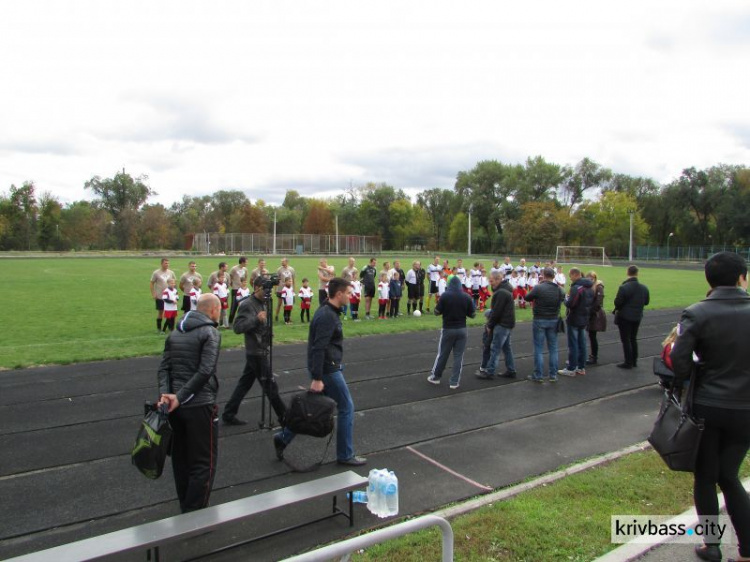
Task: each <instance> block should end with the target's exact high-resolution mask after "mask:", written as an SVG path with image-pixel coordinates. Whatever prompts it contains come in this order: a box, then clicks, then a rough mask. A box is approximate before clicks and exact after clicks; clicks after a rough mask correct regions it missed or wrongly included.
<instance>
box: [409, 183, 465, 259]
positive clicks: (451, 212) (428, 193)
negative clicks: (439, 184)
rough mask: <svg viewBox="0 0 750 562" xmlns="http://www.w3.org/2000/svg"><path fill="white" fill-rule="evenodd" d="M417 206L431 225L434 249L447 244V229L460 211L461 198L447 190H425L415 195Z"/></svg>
mask: <svg viewBox="0 0 750 562" xmlns="http://www.w3.org/2000/svg"><path fill="white" fill-rule="evenodd" d="M417 205H418V206H419V207H421V208H422V209H424V210H425V212H426V213H427V215H428V217H429V219H430V222H431V224H432V232H433V235H434V237H435V244H434V246H435V249H439V248H443V247H444V246H445V245H446V244H447V242H448V229H449V228H450V225H451V221H452V220H453V218H454V217H455V215H456V213H457V212H458V211H459V210H460V209H461V198H460V197H459V196H458V195H457V194H456V193H454V192H453V191H451V190H449V189H440V188H434V189H427V190H425V191H422V192H421V193H419V194H417Z"/></svg>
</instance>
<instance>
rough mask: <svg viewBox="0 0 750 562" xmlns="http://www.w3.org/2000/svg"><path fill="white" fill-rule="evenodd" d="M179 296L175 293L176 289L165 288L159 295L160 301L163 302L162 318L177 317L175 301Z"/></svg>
mask: <svg viewBox="0 0 750 562" xmlns="http://www.w3.org/2000/svg"><path fill="white" fill-rule="evenodd" d="M179 298H180V295H179V294H178V293H177V289H170V288H169V287H167V288H166V289H164V292H163V293H162V294H161V300H163V301H164V318H176V317H177V299H179Z"/></svg>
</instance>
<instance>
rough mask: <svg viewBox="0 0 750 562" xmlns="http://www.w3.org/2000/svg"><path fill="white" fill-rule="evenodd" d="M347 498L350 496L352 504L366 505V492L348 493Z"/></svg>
mask: <svg viewBox="0 0 750 562" xmlns="http://www.w3.org/2000/svg"><path fill="white" fill-rule="evenodd" d="M347 496H351V498H352V501H353V502H354V503H367V491H366V490H357V491H355V492H349V493H348V494H347Z"/></svg>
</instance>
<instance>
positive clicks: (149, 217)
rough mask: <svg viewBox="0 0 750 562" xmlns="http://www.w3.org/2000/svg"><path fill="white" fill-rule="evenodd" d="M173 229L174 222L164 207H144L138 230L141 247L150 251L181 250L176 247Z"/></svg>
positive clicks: (157, 205)
mask: <svg viewBox="0 0 750 562" xmlns="http://www.w3.org/2000/svg"><path fill="white" fill-rule="evenodd" d="M172 228H173V225H172V221H171V220H170V217H169V213H168V212H167V209H166V208H165V207H164V205H161V204H156V205H144V207H143V209H142V210H141V221H140V228H139V229H138V242H139V246H140V247H141V248H144V249H150V250H158V249H165V248H173V249H174V248H179V246H175V235H174V233H173V232H172Z"/></svg>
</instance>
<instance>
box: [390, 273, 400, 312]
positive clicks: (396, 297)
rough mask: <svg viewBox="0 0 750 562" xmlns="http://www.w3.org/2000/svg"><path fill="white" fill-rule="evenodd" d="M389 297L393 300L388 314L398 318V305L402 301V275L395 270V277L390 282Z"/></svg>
mask: <svg viewBox="0 0 750 562" xmlns="http://www.w3.org/2000/svg"><path fill="white" fill-rule="evenodd" d="M388 298H389V299H390V301H391V302H390V305H391V306H390V309H389V310H388V314H389V315H390V317H391V318H396V317H397V316H398V305H399V303H400V302H401V276H400V275H399V274H398V271H394V272H393V279H391V280H390V282H389V283H388Z"/></svg>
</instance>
